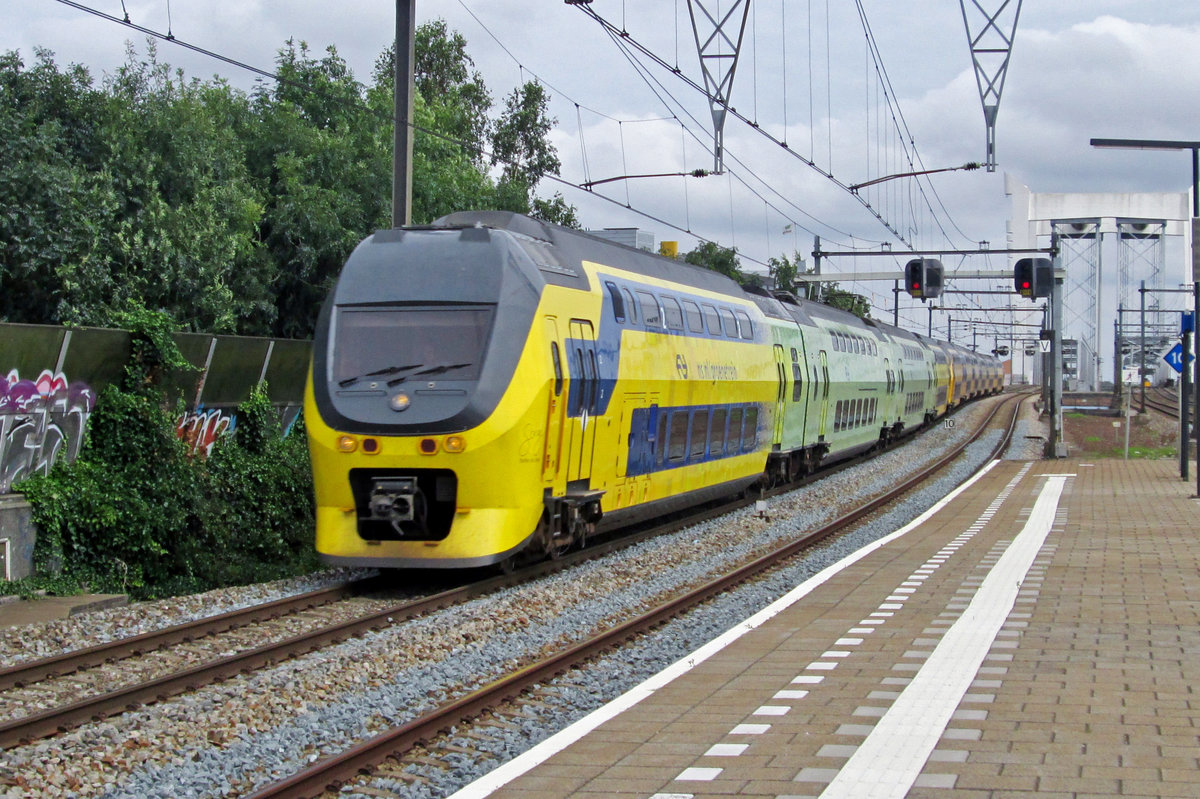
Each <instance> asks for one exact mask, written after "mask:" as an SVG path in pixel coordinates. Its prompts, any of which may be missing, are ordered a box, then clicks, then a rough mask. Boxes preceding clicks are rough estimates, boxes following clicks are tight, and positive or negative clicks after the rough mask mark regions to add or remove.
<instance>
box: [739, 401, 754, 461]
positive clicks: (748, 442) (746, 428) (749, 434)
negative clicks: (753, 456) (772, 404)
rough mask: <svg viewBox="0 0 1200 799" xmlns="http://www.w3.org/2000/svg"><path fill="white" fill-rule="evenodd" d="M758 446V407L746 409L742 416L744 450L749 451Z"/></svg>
mask: <svg viewBox="0 0 1200 799" xmlns="http://www.w3.org/2000/svg"><path fill="white" fill-rule="evenodd" d="M756 446H758V408H754V407H750V408H747V409H746V413H745V415H744V416H743V417H742V451H744V452H749V451H750V450H752V449H754V448H755V447H756Z"/></svg>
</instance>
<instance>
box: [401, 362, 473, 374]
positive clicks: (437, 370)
mask: <svg viewBox="0 0 1200 799" xmlns="http://www.w3.org/2000/svg"><path fill="white" fill-rule="evenodd" d="M470 365H471V364H469V363H444V364H441V365H440V366H431V367H429V368H428V369H422V370H421V371H419V372H413V374H416V375H440V374H445V373H446V372H449V371H450V370H451V369H465V368H466V367H468V366H470Z"/></svg>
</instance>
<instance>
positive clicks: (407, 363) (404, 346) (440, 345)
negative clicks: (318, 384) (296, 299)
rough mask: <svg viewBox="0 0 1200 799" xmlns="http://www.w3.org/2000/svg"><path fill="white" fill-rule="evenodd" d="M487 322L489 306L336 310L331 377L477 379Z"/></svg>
mask: <svg viewBox="0 0 1200 799" xmlns="http://www.w3.org/2000/svg"><path fill="white" fill-rule="evenodd" d="M491 321H492V309H491V308H490V307H474V308H445V307H437V308H377V307H372V308H338V309H337V323H336V329H335V331H334V338H333V342H332V345H333V352H332V358H331V363H332V370H331V374H330V378H331V379H332V380H333V381H334V382H337V383H339V384H344V385H345V386H349V385H351V384H353V383H356V382H358V379H360V378H362V377H363V376H364V375H379V376H381V377H383V376H386V377H385V378H384V379H392V380H396V379H397V378H399V377H404V376H410V377H413V376H418V375H420V376H432V375H444V378H443V379H446V380H477V379H479V372H480V369H481V367H482V365H483V350H484V346H485V345H486V344H487V337H488V331H489V330H490V328H491ZM439 367H440V368H439ZM417 379H420V378H419V377H418V378H417Z"/></svg>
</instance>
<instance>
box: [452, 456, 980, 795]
mask: <svg viewBox="0 0 1200 799" xmlns="http://www.w3.org/2000/svg"><path fill="white" fill-rule="evenodd" d="M999 463H1000V461H991V462H990V463H988V464H987V465H986V466H984V467H983V468H982V469H980V470H979V471H978V472H976V473H975V474H974V475H972V477H971V478H970V479H969V480H967V481H966V482H965V483H963V484H962V485H960V486H958V487H957V488H955V489H954V490H953V491H951V492H950V493H949V494H947V495H946V496H944V497H942V498H941V499H940V500H938V501H937V503H936V504H934V505H933V507H931V508H930V509H929V510H927V511H925V512H924V513H922V514H921V515H920V516H918V517H917V518H915V519H913V520H912V521H911V522H909V523H908V524H906V525H904V526H903V527H901V528H900V529H899V530H897V531H896V532H894V533H891V534H890V535H886V536H884V537H883V538H880V539H879V540H877V541H873V542H871V543H870V544H867V545H866V546H865V547H863V548H862V549H860V550H858V551H857V552H854V553H852V554H850V555H847V556H846V557H844V558H842V559H841V560H839V561H838V562H837V563H834V564H833V565H831V566H828V567H826V568H825V569H823V570H821V571H819V572H817V573H816V574H814V575H813V576H812V577H810V578H808V579H807V580H805V581H804V582H803V583H801V584H800V585H798V586H796V587H795V588H793V589H792V590H791V591H789V592H788V593H786V594H784V595H783V596H782V597H780V598H779V599H777V600H775V601H774V602H772V603H771V604H770V605H768V606H767V607H765V608H763V609H762V610H760V611H759V612H758V613H755V614H754V615H753V616H751V617H750V618H748V619H746V620H745V621H743V622H741V623H740V624H738V625H737V626H735V627H733V628H731V629H729V630H727V631H725V632H724V633H722V634H721V635H720V636H718V637H717V638H714V639H713V640H712V641H709V642H708V643H707V644H705V645H704V646H702V647H700V648H699V649H697V650H696V651H695V652H692V653H691V654H690V655H687V656H685V657H683V658H680V659H679V660H677V661H676V662H675V663H673V664H671V665H670V666H668V667H667V668H665V669H663V670H662V671H660V672H659V673H658V674H655V675H654V676H652V677H650V678H648V679H646V680H645V681H644V682H642V683H641V684H640V685H636V686H634V687H633V688H631V689H629V690H628V691H626V692H625V693H624V694H622V695H621V696H619V697H617V698H616V699H614V700H613V701H611V702H609V703H608V704H606V705H603V706H601V707H598V708H596V709H595V710H593V711H592V712H591V713H589V714H588V715H586V716H584V717H583V718H582V719H580V720H579V721H577V722H575V723H574V724H572V725H570V726H569V727H567V728H566V729H563V730H560V731H559V732H557V733H556V734H554V735H552V736H550V737H549V738H547V739H546V740H544V741H542V742H541V743H540V744H538V745H537V746H535V747H533V748H531V749H529V750H527V751H525V752H524V753H522V754H521V755H518V756H517V757H515V758H513V759H512V760H510V761H508V762H507V763H505V764H504V765H503V766H500V767H499V768H497V769H496V770H494V771H492V772H489V773H488V774H484V775H483V776H482V777H480V778H479V779H477V780H475V781H474V782H472V783H470V784H469V785H466V786H464V787H463V788H462V789H460V790H459V791H458V792H456V793H454V794H452V795H451V796H450V799H481V797H485V796H489V795H490V794H491V793H492V792H493V791H495V790H497V789H499V788H502V787H504V786H505V785H507V784H508V783H510V782H512V781H513V780H515V779H516V778H517V777H520V776H521V775H523V774H525V773H526V772H528V771H530V770H531V769H533V768H534V767H535V766H538V765H540V764H541V763H543V762H545V761H546V760H548V759H549V758H550V757H552V756H553V755H555V754H557V753H558V752H561V751H562V750H563V749H566V748H567V747H568V746H570V745H571V744H573V743H575V742H576V741H578V740H579V739H580V738H582V737H584V736H585V735H587V734H588V733H589V732H591V731H592V730H594V729H596V728H597V727H599V726H600V725H601V724H603V723H604V722H606V721H608V720H610V719H613V718H616V717H617V716H619V715H620V714H621V713H623V712H625V711H626V710H628V709H629V708H631V707H633V706H634V705H636V704H637V703H638V702H641V701H642V700H643V699H645V698H646V697H648V696H650V695H652V694H653V693H654V692H655V691H657V690H658V689H660V688H662V687H664V686H666V685H668V684H669V683H671V682H673V681H674V680H675V679H676V678H677V677H679V676H681V675H683V674H686V673H687V672H689V671H691V670H692V669H694V668H695V667H696V666H698V665H700V664H701V663H703V662H704V661H705V660H708V658H710V657H712V656H713V655H715V654H717V653H718V652H720V651H721V650H722V649H724V648H725V647H727V646H729V645H730V644H731V643H733V642H734V641H736V640H737V639H739V638H741V637H742V636H743V635H745V634H746V633H748V632H750V631H751V630H754V629H755V628H757V627H760V626H762V625H763V624H765V623H766V622H767V621H769V620H771V619H772V618H774V617H775V616H777V615H779V614H780V613H782V612H783V611H785V610H787V609H788V608H790V607H791V606H792V605H794V604H796V603H797V602H799V601H800V600H801V599H803V598H804V597H806V596H808V595H809V594H810V593H812V592H813V591H814V590H816V589H817V588H819V587H820V586H821V585H823V584H824V583H825V582H827V581H828V580H830V579H831V578H832V577H834V576H835V575H837V574H838V573H839V572H841V571H842V570H843V569H846V568H849V567H850V566H853V565H854V564H855V563H857V562H858V561H860V560H862V559H863V558H865V557H866V556H867V555H870V554H871V553H872V552H875V551H876V550H878V549H880V548H881V547H884V546H887V545H888V544H890V543H891V542H892V541H895V540H896V539H897V538H899V537H901V536H902V535H905V534H907V533H909V532H911V531H913V530H915V529H917V528H918V527H920V526H921V525H922V524H924V523H925V522H926V521H927V520H929V519H930V518H932V517H933V516H934V515H935V514H936V513H937V512H938V511H940V510H941V509H942V508H944V507H946V506H947V505H949V504H950V503H951V502H953V501H954V500H955V498H957V497H958V495H959V494H961V493H963V492H964V491H966V490H967V489H968V488H970V487H971V486H973V485H975V483H976V482H978V481H979V480H980V479H982V478H983V476H984V475H986V474H987V473H988V472H990V471H991V470H992V469H993V468H995V466H996V465H997V464H999Z"/></svg>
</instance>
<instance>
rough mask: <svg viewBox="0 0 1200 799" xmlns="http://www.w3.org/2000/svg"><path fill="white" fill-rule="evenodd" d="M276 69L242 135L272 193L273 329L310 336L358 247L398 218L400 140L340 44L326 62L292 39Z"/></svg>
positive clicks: (267, 225) (268, 233)
mask: <svg viewBox="0 0 1200 799" xmlns="http://www.w3.org/2000/svg"><path fill="white" fill-rule="evenodd" d="M277 72H278V73H279V75H280V77H281V78H283V79H284V80H283V81H282V82H280V83H277V84H275V86H274V87H272V88H271V89H266V88H263V89H260V90H259V91H257V92H256V93H255V95H254V97H253V100H252V104H253V110H254V117H253V118H251V120H250V123H251V124H250V126H249V127H248V129H247V130H245V131H243V136H244V138H245V139H246V140H247V164H248V166H249V168H250V170H251V171H252V174H253V175H254V177H255V179H256V180H257V181H259V182H260V185H262V187H263V189H264V191H265V192H266V194H267V196H268V198H269V199H268V202H267V205H266V207H265V209H264V212H263V214H262V218H261V221H260V224H259V237H260V239H261V241H262V243H263V245H264V246H265V247H266V249H267V251H268V252H269V254H270V256H271V260H272V261H273V263H274V276H273V281H272V287H271V289H272V295H273V298H274V304H275V309H276V313H277V318H276V322H275V325H274V328H273V331H272V332H273V333H274V334H275V335H279V336H284V337H288V338H303V337H307V336H309V335H311V334H312V330H313V327H314V325H315V323H316V316H317V313H318V312H319V310H320V305H321V302H322V301H323V300H324V298H325V295H326V294H327V293H328V291H329V289H330V287H331V286H332V285H333V282H334V280H335V279H336V277H337V274H338V272H339V271H340V270H341V268H342V264H344V263H345V261H346V258H347V257H348V256H349V255H350V252H351V250H353V249H354V247H355V246H356V245H357V244H358V242H359V241H361V240H362V239H363V238H364V237H365V236H367V235H368V234H369V233H371V232H372V231H374V230H376V229H378V228H381V227H387V226H389V225H390V220H391V175H392V169H391V138H392V137H391V130H390V127H389V126H387V125H386V123H381V122H380V120H379V118H378V116H376V114H375V113H373V112H372V110H371V108H370V107H369V106H368V104H367V102H366V99H365V97H364V96H363V92H364V89H363V87H362V86H361V85H360V84H359V83H358V82H357V81H355V80H354V77H353V75H352V74H351V72H350V70H349V69H348V68H347V66H346V64H345V61H344V60H343V59H342V58H341V57H340V56H339V55H338V54H337V51H336V49H335V48H332V47H330V48H328V49H327V50H326V54H325V56H324V57H322V58H320V59H318V58H315V57H314V56H313V55H311V54H310V52H309V50H308V47H307V45H305V44H304V43H303V42H301V43H300V44H298V45H297V44H296V43H295V42H291V41H289V42H288V43H287V45H286V46H285V47H284V48H283V49H282V50H281V51H280V53H279V56H278V59H277ZM298 87H304V89H303V90H301V89H300V88H298ZM385 128H387V129H386V130H385Z"/></svg>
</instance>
